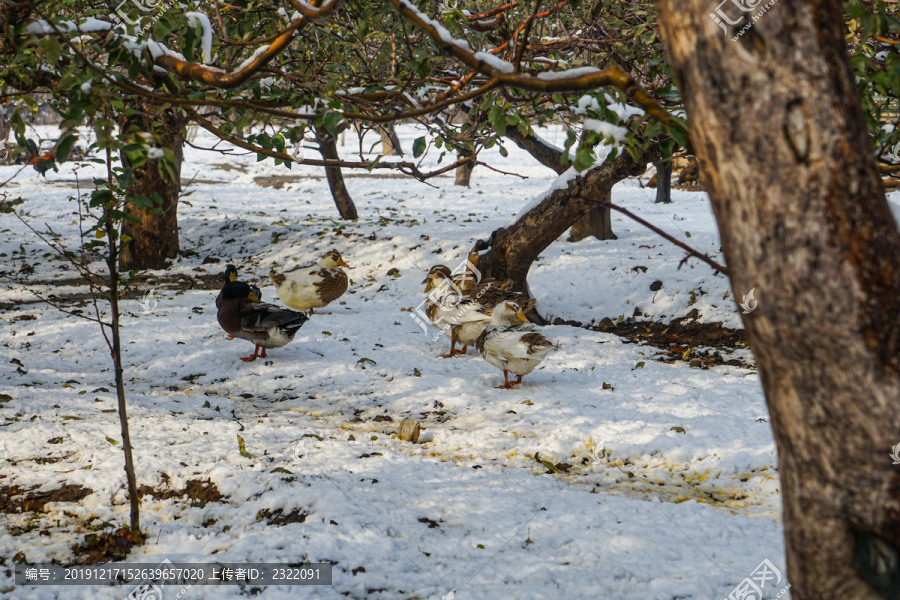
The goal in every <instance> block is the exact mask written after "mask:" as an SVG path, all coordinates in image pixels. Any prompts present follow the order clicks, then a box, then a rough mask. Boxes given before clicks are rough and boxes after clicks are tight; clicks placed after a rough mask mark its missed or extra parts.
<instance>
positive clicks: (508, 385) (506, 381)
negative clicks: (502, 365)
mask: <svg viewBox="0 0 900 600" xmlns="http://www.w3.org/2000/svg"><path fill="white" fill-rule="evenodd" d="M503 381H504V383H503V385H498V386H496V387H495V388H494V389H496V390H511V389H513V386H517V385H519V384H520V383H522V376H521V375H519V376H518V377H517V379H516V381H510V380H509V371H503Z"/></svg>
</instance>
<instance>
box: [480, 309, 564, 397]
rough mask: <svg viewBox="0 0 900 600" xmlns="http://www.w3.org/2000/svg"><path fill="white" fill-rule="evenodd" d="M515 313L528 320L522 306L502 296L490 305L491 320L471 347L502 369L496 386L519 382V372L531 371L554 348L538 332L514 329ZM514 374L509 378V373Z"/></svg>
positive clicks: (520, 377)
mask: <svg viewBox="0 0 900 600" xmlns="http://www.w3.org/2000/svg"><path fill="white" fill-rule="evenodd" d="M515 317H518V318H519V319H521V320H522V321H525V322H526V323H527V322H528V319H526V318H525V315H524V314H523V313H522V307H521V306H519V304H518V303H516V302H513V301H511V300H505V301H503V302H501V303H500V304H498V305H497V306H495V307H494V310H493V312H492V314H491V322H490V323H489V324H488V326H487V327H485V328H484V331H483V332H482V333H481V335H480V336H479V337H478V340H477V342H476V343H475V347H476V348H478V351H479V352H481V355H482V356H484V359H485V360H486V361H488V362H489V363H491V364H492V365H494V366H495V367H497V368H498V369H502V370H503V379H504V384H503V385H500V386H497V389H507V390H508V389H510V388H512V387H513V386H515V385H518V384H520V383H522V376H523V375H528V374H529V373H531V372H532V371H533V370H534V369H535V367H537V366H538V365H539V364H541V361H543V360H544V359H545V358H546V357H547V355H548V354H550V353H551V352H553V351H554V350H556V349H557V348H558V346H554V345H553V343H552V342H550V340H548V339H547V338H545V337H544V336H543V335H541V334H540V333H537V332H536V331H531V330H521V329H517V328H515V327H514V326H512V325H511V323H512V322H513V319H514V318H515ZM510 373H513V374H515V375H517V376H518V378H517V380H516V381H514V382H511V381H510V380H509V374H510Z"/></svg>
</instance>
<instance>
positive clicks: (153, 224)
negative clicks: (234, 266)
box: [119, 103, 187, 270]
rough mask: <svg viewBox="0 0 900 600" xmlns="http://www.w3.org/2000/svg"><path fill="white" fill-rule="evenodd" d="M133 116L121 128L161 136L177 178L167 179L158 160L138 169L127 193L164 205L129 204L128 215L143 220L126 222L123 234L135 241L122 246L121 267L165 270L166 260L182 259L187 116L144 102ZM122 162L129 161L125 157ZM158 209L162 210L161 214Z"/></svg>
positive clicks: (125, 117)
mask: <svg viewBox="0 0 900 600" xmlns="http://www.w3.org/2000/svg"><path fill="white" fill-rule="evenodd" d="M136 108H137V110H136V111H135V112H134V113H132V114H131V115H130V116H124V117H122V118H121V120H120V122H119V127H120V128H122V129H123V130H124V131H128V130H129V129H130V128H132V129H137V130H138V131H145V132H156V133H158V134H160V139H159V142H158V144H159V145H161V146H163V147H165V148H168V149H170V150H172V152H173V153H174V154H175V177H174V178H171V179H170V180H166V179H165V178H163V176H162V174H161V173H160V170H159V165H158V162H159V161H158V160H155V159H150V160H148V161H147V162H146V163H145V164H144V166H142V167H141V168H139V169H135V173H134V181H133V182H132V185H131V186H130V188H129V189H128V190H127V193H129V194H139V195H141V196H145V197H147V198H150V199H152V198H153V195H154V194H159V196H160V197H161V198H162V205H154V207H153V208H138V207H136V206H133V205H129V208H128V212H129V214H130V215H131V216H133V217H136V218H137V219H138V220H140V223H136V222H133V221H130V220H126V221H124V223H123V225H122V233H123V234H125V235H128V236H130V237H131V241H129V242H127V243H123V244H122V249H121V252H120V254H119V268H120V269H122V270H131V269H162V268H165V266H166V260H167V259H169V258H175V257H176V256H178V251H179V243H178V196H179V194H180V192H181V162H182V159H183V157H184V147H183V146H184V138H182V136H181V129H182V127H183V125H184V124H185V123H186V122H187V120H186V117H185V116H184V114H183V113H182V112H181V111H180V110H178V109H174V108H167V109H163V110H160V108H159V107H158V106H155V105H153V104H150V103H142V104H141V105H140V106H138V107H136ZM122 163H123V164H127V159H126V158H125V156H124V155H122ZM158 209H162V211H161V212H159V210H158Z"/></svg>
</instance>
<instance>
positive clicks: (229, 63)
mask: <svg viewBox="0 0 900 600" xmlns="http://www.w3.org/2000/svg"><path fill="white" fill-rule="evenodd" d="M287 4H288V5H289V7H290V12H291V14H288V11H286V10H284V8H283V7H280V5H279V4H278V3H274V2H273V3H271V5H267V4H265V3H263V4H252V5H245V6H238V5H235V4H226V3H219V2H213V3H212V5H210V4H209V3H206V2H202V3H201V2H197V3H195V4H193V5H192V3H187V5H179V7H178V8H175V7H174V5H173V7H172V8H168V9H166V6H167V5H161V6H160V7H159V8H157V9H155V10H153V11H149V12H144V11H142V10H141V8H142V7H138V6H137V5H130V4H128V3H126V4H124V5H122V7H123V8H125V9H129V10H130V12H129V13H127V14H124V15H113V16H112V17H111V16H110V15H109V14H108V12H107V11H106V9H105V7H99V6H96V5H94V4H93V3H89V2H84V1H82V0H61V1H59V2H54V3H52V4H50V5H47V4H42V3H30V2H28V1H27V0H26V1H25V2H21V3H18V4H16V5H13V6H9V5H4V6H5V8H3V9H2V10H3V17H2V24H3V25H4V34H5V39H6V42H5V43H4V45H3V47H2V48H0V52H3V53H4V56H5V57H6V59H7V60H6V63H7V68H6V69H4V70H3V71H2V74H0V78H2V80H3V83H4V84H5V85H6V87H7V89H9V90H10V95H11V98H20V97H26V98H27V97H28V96H29V95H33V94H35V93H38V92H45V93H50V94H52V97H53V102H54V107H55V108H56V109H57V110H58V111H59V112H60V113H61V114H62V115H63V117H64V121H63V124H62V129H63V131H64V133H65V134H71V135H76V134H77V132H78V131H79V130H78V129H76V128H77V127H79V126H82V125H88V126H92V127H94V128H95V129H96V128H97V126H98V123H99V124H100V125H104V126H105V120H113V121H114V122H116V123H118V124H119V125H120V126H121V133H120V134H119V135H121V136H123V137H124V136H127V135H132V134H137V133H140V134H141V135H133V138H134V139H135V140H138V141H137V142H135V143H138V144H143V148H144V152H145V153H146V154H147V156H148V159H149V160H148V162H147V164H146V165H145V167H144V168H143V169H142V170H140V171H139V172H138V173H137V174H136V175H137V177H136V189H135V191H137V192H138V193H140V194H142V195H143V196H145V197H146V198H147V200H148V203H147V205H146V206H143V207H135V208H134V209H133V211H134V214H132V215H131V216H132V217H133V219H132V221H131V222H132V223H134V225H129V226H128V231H127V235H128V236H129V237H130V238H131V242H129V246H130V247H129V248H126V249H125V251H124V252H123V261H126V260H127V261H129V262H128V263H127V264H128V266H130V267H135V268H143V267H156V268H158V267H161V266H163V264H164V260H165V259H166V258H168V257H171V256H173V255H174V253H175V252H177V250H178V243H177V203H178V193H179V189H178V188H179V183H180V182H179V173H180V163H181V157H182V149H181V145H182V143H183V138H184V135H183V134H181V135H179V134H178V133H177V130H178V129H183V127H184V126H185V125H186V124H187V123H189V122H193V123H195V124H197V125H199V126H200V127H203V128H204V129H206V130H208V131H209V132H211V133H213V134H214V135H215V136H217V137H219V138H220V139H223V140H227V141H229V142H231V143H232V144H234V145H235V146H237V147H238V148H242V149H245V150H249V151H251V152H255V153H257V155H258V157H259V158H260V159H261V160H262V159H266V158H270V159H273V160H274V161H275V162H276V163H278V164H283V165H284V166H286V167H287V168H290V166H291V165H292V164H293V163H295V162H300V160H301V159H298V158H297V157H296V156H295V155H294V154H293V153H292V149H293V148H296V146H297V145H298V144H301V143H303V142H304V140H306V141H307V142H311V143H313V144H317V145H318V147H319V148H321V150H322V159H320V160H319V159H310V158H303V159H302V162H303V163H304V164H307V165H317V166H322V167H326V174H328V180H329V184H330V185H331V188H332V192H333V195H334V196H335V200H336V203H337V204H338V207H339V209H340V212H341V214H342V216H343V217H345V218H355V217H356V214H357V213H356V208H355V206H353V202H352V199H351V198H350V195H349V194H348V193H347V191H346V188H345V187H344V186H343V182H342V180H341V178H340V169H347V168H357V169H369V170H376V169H393V170H398V171H400V172H402V173H405V174H408V175H410V176H412V177H416V178H418V179H420V180H422V181H426V180H427V179H429V178H431V177H435V176H437V175H441V174H443V173H446V172H449V171H453V170H454V169H456V168H457V167H460V166H465V167H466V172H467V173H468V172H471V167H472V166H474V165H476V164H485V163H484V162H483V161H482V160H481V159H480V155H481V153H482V152H483V151H484V150H485V149H489V148H492V147H495V146H498V145H499V146H500V147H501V152H503V153H505V147H504V144H505V143H508V140H512V141H513V142H514V143H516V144H519V145H522V147H524V148H526V149H527V150H528V151H529V152H531V153H532V154H533V155H535V156H536V157H537V158H538V160H541V161H542V162H544V163H545V164H546V161H547V160H548V156H552V157H553V158H551V159H550V160H552V161H553V163H554V167H553V168H554V170H557V171H558V172H559V171H562V170H564V168H568V167H569V166H572V167H574V168H575V170H576V173H575V177H574V178H573V181H574V180H577V179H580V178H581V177H582V175H581V173H585V172H589V171H590V169H591V168H592V167H594V166H595V163H597V157H596V155H595V153H594V148H595V146H597V145H598V144H599V143H600V142H602V141H603V139H604V138H606V137H608V136H607V134H606V133H605V131H607V130H606V129H604V128H603V127H598V126H596V124H598V123H601V122H603V121H608V122H609V124H611V125H612V124H614V125H616V126H624V127H626V128H627V129H625V131H626V132H627V133H628V136H627V138H626V139H625V140H624V141H623V140H616V142H617V144H616V150H615V151H614V152H612V153H610V154H609V156H608V157H607V160H614V159H615V158H616V156H621V155H622V154H624V153H627V154H629V155H630V156H631V157H632V160H634V161H635V162H636V163H642V162H646V160H645V159H646V158H647V157H648V156H649V157H651V158H652V155H653V154H654V150H653V148H655V147H656V145H657V143H658V142H659V141H660V140H663V139H669V138H670V137H671V136H675V137H676V138H678V137H679V136H680V137H681V138H683V133H682V132H683V129H684V128H683V125H682V124H681V122H680V121H679V120H678V119H676V118H674V117H671V116H670V115H669V114H668V113H667V112H666V110H665V108H664V107H663V106H662V104H661V103H660V102H659V101H657V100H655V99H654V98H653V96H651V95H650V94H649V93H648V92H647V90H645V89H644V88H643V87H641V85H640V84H638V82H637V79H636V77H640V78H641V79H643V80H644V81H645V82H646V83H647V84H648V85H651V86H653V87H654V89H655V91H657V96H658V97H660V98H662V99H663V100H662V103H663V104H669V105H672V106H677V100H673V97H672V96H671V93H670V92H671V90H670V78H668V77H667V76H666V74H665V72H664V70H665V69H664V67H665V61H664V60H663V58H662V49H661V44H660V43H659V40H658V34H657V27H656V25H655V23H653V20H652V11H649V10H648V8H649V7H648V5H647V4H646V3H630V4H628V5H626V6H625V7H619V6H618V5H617V4H616V3H609V6H606V5H604V4H602V3H600V4H597V5H596V6H592V7H588V6H582V5H578V4H576V3H570V2H568V1H563V2H559V3H556V4H552V3H550V4H546V5H543V4H542V3H541V2H534V3H519V2H510V3H508V4H504V5H501V6H499V7H492V8H488V7H485V10H483V11H482V12H477V11H472V10H467V11H463V10H459V9H454V10H444V9H443V8H442V7H441V5H439V4H438V3H437V2H434V1H433V2H425V3H423V4H421V5H420V6H419V7H414V6H413V5H411V4H409V3H407V2H406V1H405V0H378V1H376V0H362V1H359V2H347V3H341V2H338V0H328V1H324V2H312V3H307V2H303V1H301V0H289V1H288V2H287ZM192 9H193V10H192ZM572 31H579V32H580V33H578V34H575V35H573V34H571V32H572ZM622 39H640V40H642V41H643V42H645V43H644V44H642V45H626V44H623V43H622ZM631 48H640V49H639V50H632V49H631ZM629 102H630V105H631V107H632V108H633V107H635V106H639V107H642V109H643V111H645V112H641V111H635V112H628V111H626V113H623V112H622V111H619V113H618V114H617V113H616V112H614V111H613V110H610V109H609V108H608V107H609V106H610V105H621V106H625V105H626V104H627V103H629ZM673 102H674V103H673ZM454 107H458V108H460V109H462V110H464V111H465V113H466V114H467V115H468V117H467V118H466V119H465V123H464V124H463V125H461V126H456V125H454V124H453V123H451V122H450V120H449V119H448V118H447V111H448V110H450V109H452V108H454ZM20 110H21V109H20ZM660 119H661V121H660ZM398 120H415V121H418V122H419V123H421V124H422V125H424V126H425V127H426V129H427V131H428V135H427V136H424V137H422V138H419V139H417V140H416V141H415V143H414V144H413V147H412V149H411V154H412V156H410V155H408V154H407V155H405V156H402V157H399V158H398V159H394V158H386V157H385V156H377V157H376V158H374V159H368V158H366V157H365V156H363V153H362V152H360V155H359V157H358V159H357V160H346V159H345V160H341V159H338V158H337V157H336V153H335V152H334V148H333V147H332V144H333V139H334V137H335V136H337V135H338V134H339V133H340V132H341V131H343V130H345V129H346V130H347V131H348V132H350V131H367V130H372V129H373V128H375V129H376V130H377V131H378V132H379V133H380V132H382V131H384V130H385V128H386V127H390V125H391V123H393V122H395V121H398ZM557 120H562V121H564V122H566V123H567V126H568V127H569V137H568V139H567V142H566V147H565V148H562V149H559V148H553V147H551V146H550V145H549V144H546V143H545V142H543V141H542V140H540V139H539V138H538V137H537V136H536V135H535V134H534V129H533V128H534V126H540V125H543V124H546V123H548V122H550V121H557ZM660 123H662V124H660ZM585 124H588V125H590V124H594V126H589V127H584V125H585ZM351 126H352V127H351ZM13 127H14V128H15V129H16V130H17V131H18V132H23V130H24V127H23V124H22V119H21V114H20V113H19V112H17V113H14V115H13ZM63 137H66V136H65V135H64V136H63ZM61 139H62V138H61ZM607 141H609V142H612V141H613V140H611V139H610V140H607ZM618 142H623V143H618ZM56 150H57V152H56V154H57V157H58V159H59V160H64V159H65V157H66V154H67V148H66V147H65V146H62V145H59V146H58V147H57V148H56ZM435 153H436V154H437V155H438V167H437V168H436V169H433V170H432V171H430V172H423V171H422V170H421V165H422V159H423V158H424V157H425V155H432V154H435ZM163 158H165V160H162V159H163ZM159 160H162V162H160V163H159V164H156V163H157V161H159ZM486 166H487V167H490V165H486ZM579 189H580V191H581V192H583V193H584V192H586V191H587V192H590V193H595V190H586V189H585V188H583V186H582V188H579ZM538 191H539V190H536V192H538ZM560 201H563V200H562V199H560ZM565 202H571V198H570V197H568V196H567V197H566V199H565ZM570 208H573V210H568V209H567V210H565V211H557V213H555V214H558V215H560V216H565V218H566V219H567V221H566V222H565V223H562V222H560V223H553V228H554V229H560V230H562V231H564V230H565V229H567V228H568V227H569V226H571V225H572V224H574V223H575V222H576V221H577V220H578V219H579V218H581V217H583V216H584V215H585V213H586V212H587V210H588V208H587V205H584V204H581V203H577V202H575V203H574V206H573V207H570ZM529 227H533V224H532V225H526V224H525V223H524V222H523V224H522V225H521V226H517V227H516V229H520V228H525V229H527V228H529ZM518 236H519V234H518V233H517V234H516V237H518ZM544 237H547V236H544ZM557 237H558V236H557ZM493 239H494V240H497V241H499V240H500V239H501V236H494V237H493ZM553 239H555V237H554V238H552V239H551V238H549V237H547V240H548V241H547V243H549V242H552V240H553ZM542 243H543V242H542ZM542 249H543V248H539V249H537V252H533V253H532V254H534V256H537V254H538V253H539V252H540V250H542ZM491 252H492V253H493V254H492V255H491V256H490V257H488V259H487V260H486V261H485V264H496V265H497V268H496V274H497V275H501V274H502V273H503V272H505V271H508V272H510V273H522V277H521V278H520V280H518V281H516V287H519V288H524V287H525V281H524V274H525V273H527V268H528V266H530V265H519V264H508V262H509V260H513V257H514V256H520V255H517V254H513V253H509V252H508V249H507V248H505V247H504V246H503V244H500V245H498V246H497V247H495V248H492V249H491ZM507 256H509V257H510V258H509V259H507V258H506V257H507ZM521 256H522V257H525V256H526V255H525V254H521ZM517 277H518V275H517Z"/></svg>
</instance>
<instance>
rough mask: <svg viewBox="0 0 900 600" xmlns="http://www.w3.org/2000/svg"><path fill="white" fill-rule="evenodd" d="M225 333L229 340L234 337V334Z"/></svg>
mask: <svg viewBox="0 0 900 600" xmlns="http://www.w3.org/2000/svg"><path fill="white" fill-rule="evenodd" d="M225 335H226V337H228V339H229V340H233V339H234V336H233V335H231V334H230V333H226V334H225Z"/></svg>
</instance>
